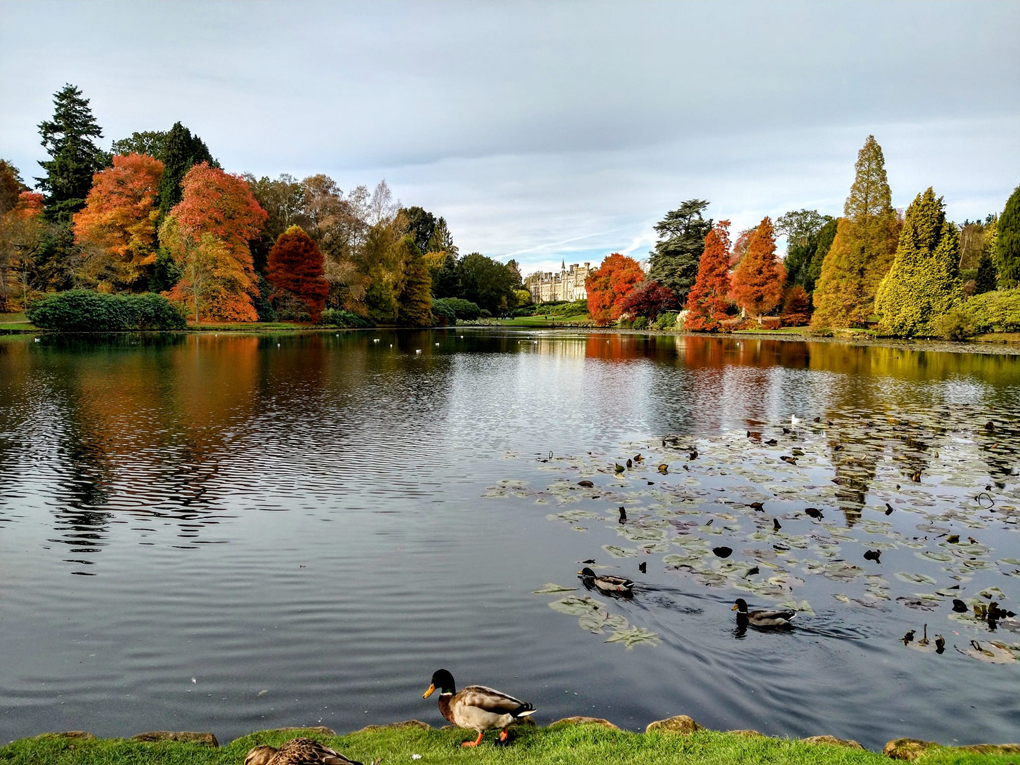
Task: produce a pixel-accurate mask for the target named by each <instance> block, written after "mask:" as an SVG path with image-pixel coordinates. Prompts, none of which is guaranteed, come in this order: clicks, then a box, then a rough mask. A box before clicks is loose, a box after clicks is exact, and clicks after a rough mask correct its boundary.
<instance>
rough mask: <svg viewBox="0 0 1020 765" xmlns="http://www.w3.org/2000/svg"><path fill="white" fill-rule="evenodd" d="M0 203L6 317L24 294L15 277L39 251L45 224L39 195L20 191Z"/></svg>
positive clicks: (0, 298) (0, 289)
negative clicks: (19, 296) (18, 297)
mask: <svg viewBox="0 0 1020 765" xmlns="http://www.w3.org/2000/svg"><path fill="white" fill-rule="evenodd" d="M0 165H3V160H0ZM14 191H17V187H15V189H14ZM0 202H2V205H3V206H0V313H7V312H9V311H13V310H15V309H16V308H17V307H19V306H18V305H16V303H15V301H16V300H17V296H18V293H19V292H20V293H21V295H22V296H23V297H24V296H25V295H26V294H27V284H26V283H25V280H24V277H22V278H20V279H19V277H18V273H19V272H21V273H22V274H24V273H25V271H26V265H27V264H28V263H29V262H30V261H31V259H32V257H33V256H34V255H35V253H36V251H37V250H38V249H39V244H40V242H41V240H42V236H43V232H44V230H45V227H46V224H45V222H44V221H43V219H42V211H43V195H42V194H37V193H35V192H34V191H22V192H19V193H18V195H17V196H14V195H13V194H10V195H9V196H8V197H7V199H6V200H0ZM12 203H13V206H12ZM4 207H6V208H7V209H6V210H5V209H4ZM20 307H23V306H20Z"/></svg>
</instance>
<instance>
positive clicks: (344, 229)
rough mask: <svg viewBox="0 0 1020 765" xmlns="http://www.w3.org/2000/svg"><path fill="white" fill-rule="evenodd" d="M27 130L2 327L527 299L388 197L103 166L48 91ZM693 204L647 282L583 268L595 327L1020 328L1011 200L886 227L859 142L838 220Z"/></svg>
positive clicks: (126, 160) (359, 190) (3, 278)
mask: <svg viewBox="0 0 1020 765" xmlns="http://www.w3.org/2000/svg"><path fill="white" fill-rule="evenodd" d="M39 132H40V136H41V138H42V145H43V147H44V149H45V150H46V152H47V154H48V155H49V156H50V159H49V160H44V161H41V162H40V163H39V164H40V166H41V168H42V170H43V173H42V175H40V176H39V177H37V178H35V180H36V182H37V183H36V188H37V189H38V190H37V191H33V190H32V189H30V188H29V187H28V186H27V185H26V184H25V183H24V181H23V180H22V178H21V175H20V173H19V171H18V169H17V168H15V167H14V166H13V165H12V164H11V163H9V162H7V161H6V160H3V159H0V312H12V311H13V310H16V309H22V310H24V309H25V308H26V307H27V306H28V304H29V303H31V302H32V301H33V300H36V299H38V298H39V297H40V296H43V295H45V294H48V293H53V292H65V291H68V290H75V289H86V290H94V291H96V292H100V293H107V294H121V293H125V294H138V293H143V292H154V293H158V294H160V295H163V296H165V297H166V298H167V299H169V300H170V301H172V302H173V303H174V304H176V305H178V306H181V307H182V308H186V309H187V311H188V314H189V315H190V316H191V317H192V318H193V319H194V320H195V321H200V320H202V319H205V320H213V321H238V322H254V321H275V320H289V321H315V322H317V321H320V320H322V319H323V312H324V311H328V313H327V314H326V316H327V318H328V319H329V320H330V321H335V323H337V324H339V325H342V326H358V325H359V322H371V323H379V324H394V325H398V326H419V327H425V326H435V325H437V324H440V325H441V324H446V323H452V322H453V321H455V319H456V318H457V313H458V312H457V311H456V310H455V308H454V307H453V306H451V305H449V304H445V301H448V300H453V301H459V302H455V304H454V305H461V304H462V303H463V302H464V301H466V302H467V303H471V304H473V305H474V306H476V308H474V309H473V311H477V314H475V315H482V316H485V315H496V316H500V315H508V314H510V313H511V312H513V311H514V310H515V309H519V308H520V307H522V306H527V305H528V304H530V303H531V302H532V298H531V295H530V293H529V292H528V291H527V290H525V289H523V283H522V275H521V271H520V268H519V266H518V264H517V263H516V262H515V261H513V260H511V261H509V262H508V263H506V264H502V263H500V262H499V261H497V260H495V259H492V258H488V257H486V256H484V255H482V254H481V253H470V254H467V255H464V256H462V255H460V252H459V248H458V247H457V245H456V244H455V243H454V239H453V235H452V233H451V231H450V229H449V227H448V225H447V222H446V220H445V218H443V217H442V216H438V215H435V214H434V213H432V212H429V211H427V210H424V209H423V208H421V207H417V206H411V207H404V206H403V205H402V204H401V203H400V202H399V201H397V200H394V199H393V196H392V193H391V191H390V189H389V187H388V186H387V185H386V182H385V181H380V182H379V183H378V184H377V185H376V186H375V187H374V188H373V189H369V188H368V187H367V186H364V185H360V186H356V187H354V188H353V189H350V190H349V191H348V192H346V193H344V192H343V191H342V190H341V189H340V187H339V186H338V185H337V183H336V182H335V181H334V180H333V179H332V178H330V177H329V176H327V175H325V174H317V175H312V176H309V177H308V178H305V179H303V180H300V181H299V180H297V179H296V178H294V177H292V176H290V175H287V174H283V175H280V176H279V177H278V178H277V179H275V180H274V179H270V178H268V177H266V176H263V177H261V178H256V177H255V176H254V175H252V174H250V173H245V174H231V173H228V172H226V171H225V170H224V169H223V168H222V167H221V166H220V164H219V162H218V161H217V160H216V159H215V158H214V156H213V153H212V152H211V151H210V149H209V147H208V146H207V145H206V144H205V142H204V141H203V140H202V139H201V138H200V137H199V136H198V135H195V134H192V133H191V131H190V130H189V129H188V128H186V127H185V126H183V125H182V124H181V123H180V122H177V123H175V124H174V125H173V126H172V127H171V128H170V130H168V131H165V132H163V131H142V132H135V133H132V134H131V135H130V136H128V137H125V138H120V139H117V140H114V141H112V143H111V148H110V150H109V151H104V150H102V149H101V148H99V146H98V145H97V144H96V139H99V138H101V137H102V130H101V128H100V127H99V125H98V124H97V123H96V121H95V119H94V118H93V115H92V112H91V109H90V107H89V101H88V99H86V98H84V97H83V95H82V93H81V91H80V90H78V89H77V88H76V87H74V86H73V85H66V86H65V87H64V88H62V89H61V90H60V91H58V92H57V93H56V94H55V96H54V115H53V118H52V119H51V120H44V121H43V122H41V123H40V125H39ZM1018 190H1020V187H1018ZM708 205H709V203H708V202H707V201H706V200H702V199H690V200H687V201H686V202H684V203H682V204H681V205H680V207H678V208H677V209H675V210H671V211H669V212H668V213H666V215H665V216H664V218H663V219H662V220H661V221H660V222H659V223H658V224H656V226H655V230H656V234H657V236H658V240H657V242H656V244H655V248H654V249H653V250H652V252H651V253H650V258H649V263H650V267H649V270H648V273H647V274H645V273H644V271H643V270H642V269H641V267H640V264H639V263H638V262H637V261H636V260H635V259H633V258H630V257H627V256H623V255H620V254H619V253H613V254H611V255H609V256H607V257H606V258H605V259H604V260H603V262H602V263H601V264H600V266H599V267H598V268H597V269H594V270H593V271H592V273H591V274H590V275H589V277H588V280H587V283H586V288H587V291H588V307H589V312H590V314H591V317H592V319H593V320H594V321H595V322H597V323H599V324H602V325H605V324H608V323H611V322H614V321H619V320H621V319H622V320H623V321H624V322H628V323H636V325H637V326H643V325H650V326H654V327H659V328H666V327H668V326H672V325H673V324H675V321H676V315H675V314H676V313H677V312H679V311H680V310H682V309H686V311H687V313H686V314H685V318H684V326H685V328H687V329H695V330H701V331H725V330H727V329H734V328H738V327H740V326H743V325H745V324H746V323H747V322H748V321H749V320H751V321H754V322H756V323H758V324H759V325H762V326H767V327H777V326H779V325H781V324H787V325H802V324H807V323H810V324H811V325H812V327H814V328H844V327H878V328H880V329H881V330H883V331H885V332H888V333H890V334H897V335H907V336H914V335H928V336H931V335H947V334H955V335H966V334H968V333H971V330H977V329H978V328H979V327H978V326H977V324H980V325H982V326H985V325H988V326H991V327H993V328H1001V327H1003V326H1007V325H1011V323H1016V324H1017V325H1020V298H1018V297H1017V295H1015V294H1013V291H1014V290H1015V288H1016V286H1017V282H1018V279H1020V233H1018V229H1020V220H1018V219H1020V197H1018V191H1015V192H1014V193H1013V195H1012V196H1011V197H1010V199H1009V200H1007V201H1006V204H1005V206H1004V209H1003V211H1002V212H1001V214H1000V213H997V212H993V213H990V214H989V215H988V216H986V218H985V219H984V220H983V221H969V220H968V221H965V222H964V223H963V224H961V225H957V224H954V223H952V222H950V221H948V220H947V219H946V217H945V206H944V203H943V200H942V198H941V197H937V196H936V195H935V193H934V191H933V190H932V189H928V190H927V191H919V192H918V193H917V196H916V198H915V199H914V202H913V203H912V204H911V205H910V206H909V207H908V208H907V210H906V211H905V213H903V214H900V213H899V212H898V211H897V210H895V209H894V208H893V207H892V205H891V192H890V189H889V185H888V181H887V178H886V172H885V165H884V157H883V156H882V151H881V147H880V146H879V145H878V143H877V141H875V139H874V137H873V136H869V137H868V140H867V142H866V143H865V145H864V147H863V148H862V149H861V152H860V154H859V156H858V160H857V167H856V178H855V181H854V184H853V186H852V188H851V190H850V195H849V196H848V198H847V201H846V204H845V206H844V214H843V215H842V216H840V217H839V218H834V217H832V216H829V215H823V214H821V213H819V212H818V211H817V210H806V209H802V210H795V211H790V212H788V213H786V214H784V215H782V216H780V217H779V218H777V219H776V221H775V222H774V223H773V222H772V220H771V219H770V218H768V217H766V218H764V219H763V220H762V222H761V223H760V224H759V225H758V226H757V227H755V228H753V229H747V230H745V231H741V232H739V233H738V234H737V235H736V237H735V241H733V242H732V243H731V242H730V234H729V222H728V221H719V222H716V221H713V220H712V219H711V218H707V217H705V215H704V213H705V211H706V209H707V208H708ZM777 236H786V237H787V242H788V246H787V252H786V254H785V257H780V256H779V255H778V254H777V252H776V238H777ZM988 293H1002V294H997V295H996V296H995V297H993V298H992V299H989V298H984V299H983V300H984V302H985V303H988V305H987V306H985V308H986V309H987V310H984V311H983V313H982V316H979V317H969V318H968V317H967V316H966V311H965V310H964V307H965V306H968V305H969V306H971V307H973V305H975V298H979V297H980V296H982V295H987V294H988ZM469 312H470V311H469ZM985 314H987V315H985ZM947 317H949V319H948V321H949V324H951V325H954V326H953V327H949V326H948V325H947V324H946V322H947ZM460 318H464V317H463V316H461V317H460ZM1014 320H1015V321H1014ZM975 322H976V323H975ZM954 327H955V329H954Z"/></svg>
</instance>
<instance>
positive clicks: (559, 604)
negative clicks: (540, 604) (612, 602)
mask: <svg viewBox="0 0 1020 765" xmlns="http://www.w3.org/2000/svg"><path fill="white" fill-rule="evenodd" d="M549 608H551V609H552V610H553V611H559V612H560V613H561V614H570V615H571V616H583V615H585V614H589V613H592V612H593V611H599V610H602V606H600V605H599V604H598V603H596V602H595V601H594V600H593V599H592V598H590V597H588V596H587V595H584V596H581V597H577V596H576V595H571V596H568V597H566V598H561V599H560V600H554V601H553V602H552V603H550V604H549Z"/></svg>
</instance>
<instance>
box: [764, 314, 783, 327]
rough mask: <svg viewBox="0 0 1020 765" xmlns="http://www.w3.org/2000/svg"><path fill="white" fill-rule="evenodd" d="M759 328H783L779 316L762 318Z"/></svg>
mask: <svg viewBox="0 0 1020 765" xmlns="http://www.w3.org/2000/svg"><path fill="white" fill-rule="evenodd" d="M759 326H760V327H761V328H762V329H779V328H780V327H782V326H783V319H782V318H781V317H779V316H762V317H761V323H760V325H759Z"/></svg>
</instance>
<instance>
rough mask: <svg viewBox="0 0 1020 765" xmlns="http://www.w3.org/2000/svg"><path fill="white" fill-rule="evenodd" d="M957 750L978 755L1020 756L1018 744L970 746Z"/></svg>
mask: <svg viewBox="0 0 1020 765" xmlns="http://www.w3.org/2000/svg"><path fill="white" fill-rule="evenodd" d="M959 748H960V749H963V750H964V751H966V752H976V753H978V754H1020V744H971V745H970V746H961V747H959Z"/></svg>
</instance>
